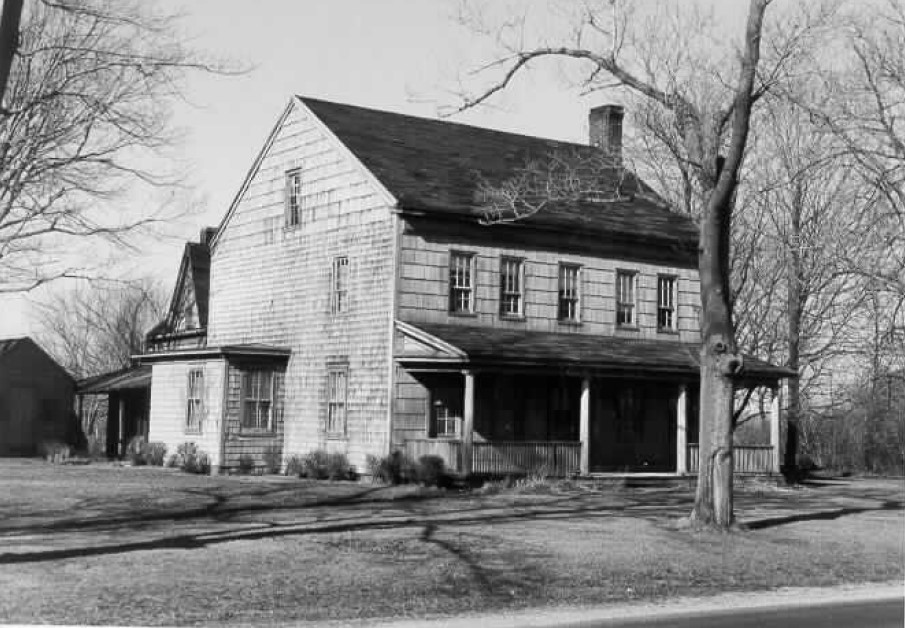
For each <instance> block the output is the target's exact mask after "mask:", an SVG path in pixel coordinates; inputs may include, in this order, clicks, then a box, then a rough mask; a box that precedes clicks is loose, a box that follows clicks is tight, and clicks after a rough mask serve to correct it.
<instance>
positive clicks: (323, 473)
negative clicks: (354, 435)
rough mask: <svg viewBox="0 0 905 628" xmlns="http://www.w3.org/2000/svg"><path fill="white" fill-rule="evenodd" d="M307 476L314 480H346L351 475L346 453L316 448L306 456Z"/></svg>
mask: <svg viewBox="0 0 905 628" xmlns="http://www.w3.org/2000/svg"><path fill="white" fill-rule="evenodd" d="M303 464H304V468H305V477H308V478H311V479H313V480H346V479H348V478H349V477H350V475H351V468H350V467H349V460H348V458H346V454H340V453H335V454H331V453H328V452H326V451H324V450H323V449H316V450H314V451H312V452H311V453H310V454H308V455H307V456H305V458H304V462H303Z"/></svg>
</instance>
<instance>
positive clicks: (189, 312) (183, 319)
mask: <svg viewBox="0 0 905 628" xmlns="http://www.w3.org/2000/svg"><path fill="white" fill-rule="evenodd" d="M174 328H175V331H186V330H190V329H197V328H198V318H197V317H196V316H195V300H194V299H193V298H192V295H191V291H190V290H184V291H183V293H182V297H181V298H180V301H179V306H178V308H177V310H176V320H175V324H174Z"/></svg>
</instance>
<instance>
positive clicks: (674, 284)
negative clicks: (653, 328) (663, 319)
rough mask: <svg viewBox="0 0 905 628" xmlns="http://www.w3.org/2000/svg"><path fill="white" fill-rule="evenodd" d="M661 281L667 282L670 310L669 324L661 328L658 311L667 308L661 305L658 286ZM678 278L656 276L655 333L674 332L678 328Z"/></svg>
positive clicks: (673, 276)
mask: <svg viewBox="0 0 905 628" xmlns="http://www.w3.org/2000/svg"><path fill="white" fill-rule="evenodd" d="M661 281H668V282H669V286H670V288H669V295H668V296H669V298H668V301H669V302H670V303H669V306H668V307H669V309H670V310H671V317H670V324H669V326H661V325H660V309H661V308H666V307H667V306H666V305H664V304H663V303H662V300H661V298H660V297H661V293H660V285H661ZM678 300H679V278H678V277H677V276H675V275H663V274H661V275H657V331H666V332H671V331H676V330H678V328H679V316H678V313H679V307H678Z"/></svg>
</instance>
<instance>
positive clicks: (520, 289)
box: [499, 255, 525, 319]
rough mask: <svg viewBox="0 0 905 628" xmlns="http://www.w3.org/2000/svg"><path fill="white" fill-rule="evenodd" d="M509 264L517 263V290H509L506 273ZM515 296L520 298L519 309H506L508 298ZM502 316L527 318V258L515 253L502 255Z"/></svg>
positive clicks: (500, 312)
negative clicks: (514, 310)
mask: <svg viewBox="0 0 905 628" xmlns="http://www.w3.org/2000/svg"><path fill="white" fill-rule="evenodd" d="M507 264H515V265H516V267H517V272H516V276H515V280H516V286H515V288H516V289H515V290H507V287H508V286H507V283H506V279H507V277H509V276H510V275H507V274H506V269H507ZM512 296H515V297H516V298H517V299H518V310H517V311H516V312H510V311H508V310H507V309H506V305H507V298H510V297H512ZM499 314H500V318H507V319H524V318H525V258H524V257H516V256H514V255H502V256H500V310H499Z"/></svg>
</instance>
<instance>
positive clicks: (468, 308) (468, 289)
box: [449, 251, 474, 314]
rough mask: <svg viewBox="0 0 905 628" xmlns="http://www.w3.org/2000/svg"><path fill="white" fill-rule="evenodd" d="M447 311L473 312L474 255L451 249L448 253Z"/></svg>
mask: <svg viewBox="0 0 905 628" xmlns="http://www.w3.org/2000/svg"><path fill="white" fill-rule="evenodd" d="M449 311H450V312H456V313H466V314H470V313H472V312H474V255H473V254H472V253H459V252H456V251H453V252H451V253H450V254H449Z"/></svg>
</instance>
